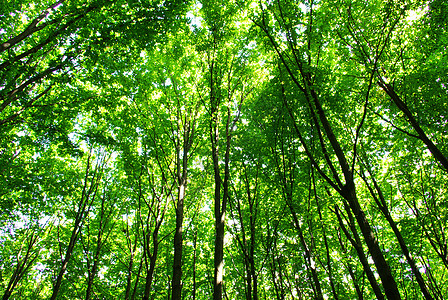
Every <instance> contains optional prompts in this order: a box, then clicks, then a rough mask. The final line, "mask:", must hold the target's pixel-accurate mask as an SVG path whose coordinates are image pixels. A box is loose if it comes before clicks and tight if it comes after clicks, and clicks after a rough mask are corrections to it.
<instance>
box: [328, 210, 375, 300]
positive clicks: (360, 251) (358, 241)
mask: <svg viewBox="0 0 448 300" xmlns="http://www.w3.org/2000/svg"><path fill="white" fill-rule="evenodd" d="M345 208H346V212H347V214H348V218H349V219H348V222H349V227H350V229H351V231H352V233H353V237H354V238H353V237H352V236H351V234H350V233H349V232H348V230H347V229H346V228H345V225H344V223H343V221H342V218H341V215H340V212H339V207H338V206H335V213H336V216H337V218H338V221H339V226H340V228H341V229H342V231H343V232H344V235H345V236H346V237H347V239H348V240H349V241H350V243H351V244H352V246H353V248H355V250H356V253H357V254H358V259H359V261H360V263H361V265H362V266H363V268H364V272H365V273H366V275H367V279H368V280H369V282H370V286H371V287H372V289H373V292H374V293H375V296H376V298H377V299H379V300H383V299H384V296H383V293H382V292H381V289H380V287H379V285H378V282H377V281H376V279H375V275H374V274H373V272H372V270H371V269H370V266H369V262H368V260H367V257H366V255H365V253H364V250H363V248H362V246H361V245H362V244H361V239H360V237H359V235H358V232H357V230H356V227H355V224H354V220H353V216H352V215H351V211H350V209H349V208H348V207H347V206H345ZM340 243H341V245H342V242H341V241H340Z"/></svg>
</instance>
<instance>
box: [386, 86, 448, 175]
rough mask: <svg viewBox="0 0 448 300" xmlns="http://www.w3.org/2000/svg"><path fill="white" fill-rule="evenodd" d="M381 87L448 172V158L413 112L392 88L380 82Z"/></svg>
mask: <svg viewBox="0 0 448 300" xmlns="http://www.w3.org/2000/svg"><path fill="white" fill-rule="evenodd" d="M378 84H379V86H380V87H381V88H382V89H383V90H384V91H385V92H386V93H387V94H388V95H389V97H390V98H391V99H392V101H393V102H394V103H395V105H396V106H397V107H398V109H400V110H401V111H402V112H403V113H404V115H405V116H406V118H407V119H408V122H409V124H410V125H411V126H412V128H414V130H415V131H416V132H417V134H418V138H419V139H420V140H422V141H423V143H425V145H426V147H427V148H428V149H429V151H430V152H431V154H432V156H433V157H434V158H435V159H436V160H437V161H438V162H439V163H440V164H441V165H442V167H443V169H444V171H445V172H448V158H447V157H446V156H445V155H444V154H443V153H442V151H440V149H439V148H438V147H437V146H436V145H435V144H434V143H433V142H432V141H431V140H430V139H429V137H428V136H427V135H426V133H425V131H424V130H423V129H422V128H421V126H420V124H419V123H418V121H417V119H416V118H414V116H413V115H412V113H411V111H410V110H409V108H408V106H407V105H406V103H405V102H404V101H403V100H401V98H400V97H399V96H398V94H397V93H396V92H395V90H394V89H393V87H392V86H390V85H389V84H387V83H385V82H383V81H382V80H380V81H379V82H378Z"/></svg>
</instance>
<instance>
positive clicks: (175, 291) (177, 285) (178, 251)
mask: <svg viewBox="0 0 448 300" xmlns="http://www.w3.org/2000/svg"><path fill="white" fill-rule="evenodd" d="M185 155H186V154H185ZM180 181H181V182H180V183H179V187H178V199H177V206H176V231H175V233H174V259H173V260H174V262H173V280H172V284H171V285H172V296H171V299H172V300H180V299H181V298H182V283H181V279H182V223H183V219H184V197H185V183H186V180H184V179H183V178H182V179H181V180H180Z"/></svg>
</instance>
